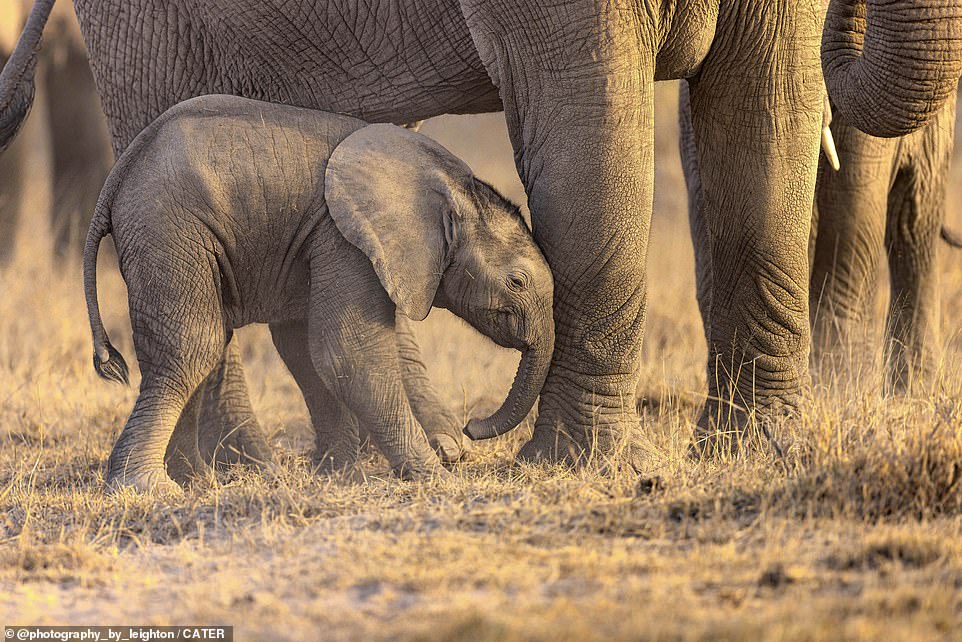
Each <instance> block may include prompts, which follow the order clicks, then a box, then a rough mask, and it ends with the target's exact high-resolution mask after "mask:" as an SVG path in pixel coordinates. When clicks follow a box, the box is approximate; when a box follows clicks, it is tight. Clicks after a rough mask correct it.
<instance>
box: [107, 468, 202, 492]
mask: <svg viewBox="0 0 962 642" xmlns="http://www.w3.org/2000/svg"><path fill="white" fill-rule="evenodd" d="M106 486H107V492H108V493H118V492H122V491H124V490H127V489H129V490H133V491H136V492H139V493H148V494H151V495H157V496H173V497H176V496H180V495H183V494H184V489H183V488H181V487H180V485H179V484H178V483H177V482H175V481H174V480H173V479H171V478H170V477H168V476H167V473H166V472H165V471H164V469H163V468H161V469H160V470H151V471H147V472H143V473H135V472H131V471H123V472H120V473H118V474H116V475H108V476H107V483H106Z"/></svg>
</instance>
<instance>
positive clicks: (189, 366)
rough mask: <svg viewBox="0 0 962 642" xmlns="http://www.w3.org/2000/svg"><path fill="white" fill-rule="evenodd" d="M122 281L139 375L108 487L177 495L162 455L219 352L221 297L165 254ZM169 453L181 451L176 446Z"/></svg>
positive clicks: (141, 261)
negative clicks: (135, 398)
mask: <svg viewBox="0 0 962 642" xmlns="http://www.w3.org/2000/svg"><path fill="white" fill-rule="evenodd" d="M154 249H157V250H158V252H162V251H163V248H154ZM156 274H164V275H165V277H164V278H156ZM128 277H129V278H128V281H127V285H128V291H129V292H130V321H131V326H132V329H133V335H134V347H135V349H136V351H137V359H138V361H139V362H140V368H141V372H142V374H143V377H142V380H141V384H140V395H139V396H138V397H137V402H136V403H135V404H134V409H133V412H131V414H130V418H129V419H128V420H127V424H126V425H125V426H124V429H123V431H122V432H121V434H120V437H119V438H118V439H117V443H116V444H115V445H114V448H113V450H112V451H111V453H110V458H109V460H108V464H107V485H108V487H109V488H113V489H119V488H133V489H136V490H151V491H161V492H165V491H179V489H180V487H179V486H178V485H177V484H176V483H175V482H174V481H173V480H172V479H171V478H170V477H168V476H167V471H166V468H165V461H164V459H165V454H166V453H167V452H168V445H169V443H170V441H171V436H172V434H173V432H174V428H175V426H176V425H177V423H178V421H179V420H180V418H181V416H182V414H184V410H185V408H186V407H187V405H188V402H189V401H190V399H191V396H193V395H194V392H195V391H196V390H197V387H198V386H199V385H200V384H201V382H202V381H203V380H204V378H205V377H207V375H208V374H210V371H211V370H213V368H214V366H215V365H217V362H218V361H219V360H220V357H221V355H222V354H223V350H224V345H225V335H224V324H223V319H222V316H221V309H220V299H219V297H218V296H217V292H216V290H215V288H214V285H213V278H211V280H210V281H209V282H204V281H203V280H202V279H199V278H198V277H197V275H196V273H192V274H190V275H188V274H184V273H182V271H181V270H179V269H174V268H172V266H171V263H170V260H169V257H167V256H165V255H163V254H161V255H158V256H150V252H149V250H148V251H145V252H143V254H142V255H141V256H139V257H138V263H137V264H136V265H134V266H130V267H129V269H128ZM189 414H190V413H188V415H189ZM182 431H186V428H183V429H182ZM183 441H184V440H183V438H182V437H181V439H179V442H181V443H183ZM188 441H189V440H188ZM175 450H182V448H181V447H180V446H179V445H178V444H175ZM187 450H188V453H187V456H188V457H190V458H192V457H194V453H192V452H189V449H187Z"/></svg>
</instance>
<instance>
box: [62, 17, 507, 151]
mask: <svg viewBox="0 0 962 642" xmlns="http://www.w3.org/2000/svg"><path fill="white" fill-rule="evenodd" d="M154 4H155V2H154V1H152V0H123V1H122V2H121V1H119V0H102V1H99V2H93V1H92V0H78V1H77V2H76V8H77V13H78V17H79V18H80V22H81V27H82V29H83V32H84V37H85V40H86V41H87V44H88V49H89V50H90V54H91V64H92V66H93V67H94V70H95V75H96V77H97V81H98V88H99V91H100V94H101V98H102V102H103V106H104V110H105V112H106V113H107V116H108V119H109V121H110V127H111V130H112V134H113V137H114V147H115V150H117V151H121V150H123V149H124V148H125V147H126V145H127V144H128V143H129V142H130V140H132V139H133V137H134V136H136V135H137V133H138V132H139V131H140V130H141V129H143V128H144V127H146V126H147V124H149V123H150V122H151V121H152V120H153V119H154V118H156V117H157V116H158V115H159V114H160V113H162V112H163V111H164V110H166V109H167V108H168V107H170V106H171V105H173V104H176V103H178V102H181V101H183V100H185V99H187V98H191V97H193V96H198V95H203V94H211V93H223V94H234V95H238V96H245V97H248V98H256V99H260V100H267V101H270V102H278V103H285V104H290V105H295V106H300V107H309V108H313V109H320V110H324V111H333V112H339V113H346V114H351V115H353V116H357V117H359V118H363V119H365V120H368V121H383V122H407V121H411V120H418V119H422V118H427V117H430V116H435V115H438V114H443V113H482V112H486V111H499V110H500V109H501V108H502V106H501V100H500V97H499V94H498V90H497V88H496V87H495V86H494V85H493V84H492V82H491V80H490V78H489V77H488V74H487V72H486V71H485V69H484V66H483V64H482V63H481V60H480V58H479V57H478V53H477V51H476V49H475V46H474V43H473V41H472V39H471V34H470V33H469V31H468V28H467V26H466V25H465V22H464V16H463V15H462V13H461V8H460V5H459V3H458V2H457V0H381V1H374V2H358V1H357V0H326V1H321V2H309V1H307V0H301V1H294V2H292V1H283V2H282V1H281V0H256V1H255V0H236V1H233V2H218V1H216V0H190V1H189V0H170V2H167V3H165V7H164V11H163V12H158V11H157V10H155V9H154V8H153V5H154Z"/></svg>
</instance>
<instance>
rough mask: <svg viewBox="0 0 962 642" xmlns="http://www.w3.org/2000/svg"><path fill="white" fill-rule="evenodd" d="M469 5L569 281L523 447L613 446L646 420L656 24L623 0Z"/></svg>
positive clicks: (595, 449)
mask: <svg viewBox="0 0 962 642" xmlns="http://www.w3.org/2000/svg"><path fill="white" fill-rule="evenodd" d="M462 6H464V8H465V17H466V18H467V21H468V27H469V28H470V29H471V33H472V37H473V38H474V40H475V44H476V45H477V47H478V50H479V52H480V54H481V59H482V61H483V62H484V64H485V66H486V68H487V69H488V73H489V74H490V75H491V77H492V79H493V81H494V82H495V84H496V85H497V86H498V88H499V91H500V93H501V98H502V101H503V103H504V108H505V112H506V117H507V121H508V127H509V132H510V135H511V141H512V144H513V145H514V148H515V151H516V153H515V159H516V163H517V168H518V172H519V174H520V176H521V179H522V181H523V182H524V185H525V189H526V191H527V193H528V202H529V205H530V207H531V212H532V223H533V227H534V235H535V239H536V240H537V242H538V244H539V245H540V247H541V249H542V251H543V252H544V254H545V257H546V258H547V260H548V263H549V265H550V266H551V271H552V273H553V275H554V280H555V290H554V291H555V302H554V312H555V326H556V328H555V329H556V341H555V353H554V357H553V359H552V364H551V370H550V372H549V374H548V379H547V382H546V383H545V387H544V389H543V391H542V393H541V400H540V403H539V407H538V413H539V414H538V419H537V423H536V425H535V431H534V436H533V437H532V439H531V441H530V442H528V443H527V444H526V445H525V446H524V447H523V449H522V450H521V453H520V454H519V456H520V457H522V458H525V459H534V460H538V459H550V460H568V461H574V460H577V459H578V458H579V457H580V456H581V455H582V454H583V453H586V452H587V453H593V454H595V455H598V456H599V457H600V458H605V459H607V458H609V457H610V456H612V455H615V454H616V452H617V451H618V449H619V446H621V445H622V444H625V443H630V439H626V438H629V437H630V435H631V433H632V432H633V431H635V430H637V428H638V415H637V413H636V410H635V404H634V399H635V390H636V388H637V380H638V370H639V360H640V347H641V340H642V332H643V327H644V319H645V307H646V278H645V263H646V254H647V244H648V230H649V221H650V215H651V206H652V185H653V163H654V161H653V147H654V145H653V139H652V131H653V130H652V127H653V78H654V66H655V65H654V53H653V51H654V48H655V44H654V43H655V42H656V37H655V33H654V32H655V29H654V28H653V26H652V25H651V24H650V23H649V22H648V21H647V14H645V17H643V16H642V15H640V14H639V13H638V12H636V11H634V9H632V8H631V7H629V6H626V5H622V4H618V3H598V2H593V1H587V0H575V1H571V2H563V3H559V2H555V3H541V2H518V3H514V2H511V3H509V2H486V1H485V2H482V1H480V0H465V1H464V2H463V3H462Z"/></svg>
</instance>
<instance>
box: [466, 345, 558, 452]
mask: <svg viewBox="0 0 962 642" xmlns="http://www.w3.org/2000/svg"><path fill="white" fill-rule="evenodd" d="M553 350H554V337H553V336H549V337H547V338H546V340H544V341H540V342H539V343H538V344H537V345H535V346H532V347H530V348H528V349H527V350H525V351H524V352H522V354H521V362H520V363H519V364H518V373H517V374H516V375H515V376H514V383H513V384H511V391H510V392H508V398H507V399H505V400H504V403H503V404H501V407H500V408H498V410H497V411H495V413H494V414H493V415H491V416H490V417H488V418H487V419H472V420H470V421H469V422H468V425H467V427H465V429H464V434H466V435H467V436H468V437H470V438H471V439H474V440H479V439H491V438H493V437H497V436H498V435H503V434H504V433H506V432H508V431H510V430H512V429H513V428H515V427H516V426H517V425H518V424H520V423H521V422H522V421H524V418H525V417H526V416H527V414H528V411H530V410H531V408H532V406H534V402H535V401H536V400H537V398H538V394H539V393H540V392H541V388H542V386H544V382H545V379H547V377H548V367H549V366H550V365H551V353H552V351H553Z"/></svg>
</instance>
